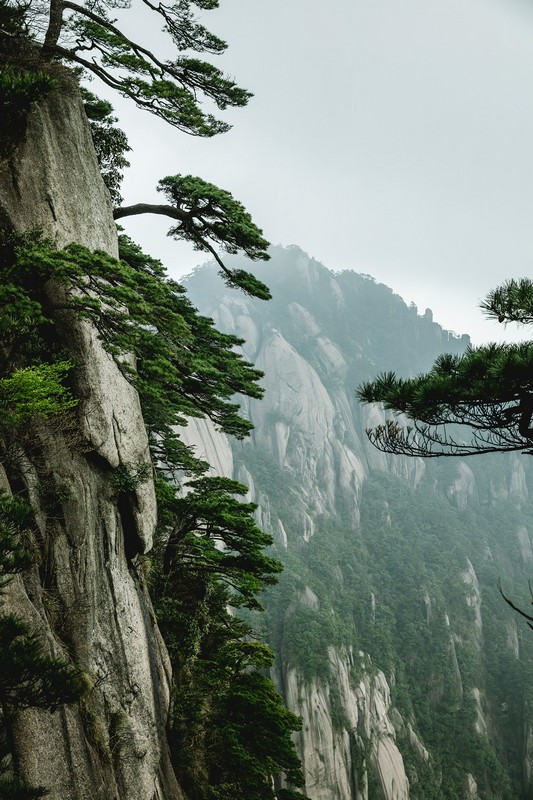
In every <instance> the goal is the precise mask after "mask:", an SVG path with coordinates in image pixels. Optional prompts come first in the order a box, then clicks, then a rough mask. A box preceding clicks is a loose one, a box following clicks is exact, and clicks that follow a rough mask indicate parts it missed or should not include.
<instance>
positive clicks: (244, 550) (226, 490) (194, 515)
mask: <svg viewBox="0 0 533 800" xmlns="http://www.w3.org/2000/svg"><path fill="white" fill-rule="evenodd" d="M187 490H188V492H187V494H186V495H185V497H175V498H174V499H173V500H172V501H171V504H170V506H169V507H167V509H171V513H172V518H173V520H174V523H173V525H172V528H171V530H170V531H169V535H168V540H167V544H166V552H165V563H166V566H167V569H172V570H173V571H185V572H187V573H188V574H189V575H192V574H194V573H205V572H208V573H210V574H212V575H213V576H215V577H216V578H217V580H222V581H223V582H224V583H226V584H227V585H228V586H230V587H231V588H232V589H233V590H234V591H235V592H236V596H235V597H232V600H231V603H232V605H237V604H242V603H244V604H245V605H246V606H247V607H249V608H257V609H260V608H261V606H260V604H259V602H258V601H257V599H256V595H257V594H258V592H259V591H260V590H261V589H262V588H263V586H265V585H267V584H272V583H274V582H275V578H274V577H273V576H274V575H275V574H276V573H279V572H280V571H281V564H280V563H279V561H276V560H275V559H273V558H271V557H270V556H267V555H265V553H264V552H263V551H264V549H265V547H267V546H268V545H270V544H272V538H271V537H270V536H268V535H267V534H266V533H263V532H262V531H261V530H260V529H259V528H258V527H257V525H256V524H255V522H254V520H253V516H252V514H253V512H254V511H255V509H256V508H257V506H256V504H255V503H242V502H240V501H238V500H236V499H235V496H234V495H236V494H238V495H244V494H246V491H247V489H246V487H245V486H243V485H242V484H240V483H237V482H236V481H233V480H230V479H229V478H218V477H202V478H198V479H196V480H194V481H191V482H189V483H188V484H187Z"/></svg>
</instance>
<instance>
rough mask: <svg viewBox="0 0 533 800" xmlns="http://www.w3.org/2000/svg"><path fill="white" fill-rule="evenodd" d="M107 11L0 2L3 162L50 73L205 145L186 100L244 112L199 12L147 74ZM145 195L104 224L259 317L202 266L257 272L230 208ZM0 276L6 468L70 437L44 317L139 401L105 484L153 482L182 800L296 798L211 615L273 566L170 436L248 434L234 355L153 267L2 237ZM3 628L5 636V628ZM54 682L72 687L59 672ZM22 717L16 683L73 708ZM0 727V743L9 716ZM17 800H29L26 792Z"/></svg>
mask: <svg viewBox="0 0 533 800" xmlns="http://www.w3.org/2000/svg"><path fill="white" fill-rule="evenodd" d="M113 5H114V4H113V3H111V2H110V3H106V2H101V3H97V4H94V5H91V6H90V7H89V6H87V7H86V6H81V5H78V4H76V3H72V2H70V0H50V2H43V3H35V4H33V3H30V4H27V3H23V2H18V0H0V55H1V59H2V70H1V73H0V103H1V105H2V109H3V116H4V120H5V123H6V124H5V128H4V136H3V140H2V148H1V154H2V157H6V156H8V155H9V153H10V152H11V150H12V149H13V148H14V147H15V146H16V144H17V142H18V141H20V140H21V138H23V136H24V131H25V125H26V118H27V114H28V112H29V111H30V109H31V106H32V104H33V103H35V102H38V100H39V99H40V98H41V97H43V96H45V95H46V94H47V93H50V92H58V91H61V90H62V86H63V85H64V76H65V66H64V65H65V64H68V65H70V66H74V67H75V68H76V70H75V72H76V75H77V77H78V79H79V78H80V77H81V78H83V75H84V74H86V73H87V72H90V73H93V75H96V76H97V77H98V78H99V79H101V80H102V81H104V83H106V84H107V85H108V86H110V87H112V88H113V89H115V90H117V91H118V92H119V93H121V94H123V95H125V96H126V97H129V98H130V99H132V100H133V101H134V102H135V103H136V104H137V105H138V106H139V107H140V108H143V109H146V110H148V111H150V112H152V113H154V114H156V116H158V117H160V118H162V119H163V120H165V121H166V122H167V123H169V124H171V125H172V126H174V127H176V128H177V129H178V130H181V131H184V132H186V133H191V134H194V135H198V136H206V137H209V136H213V135H215V134H216V133H220V132H223V131H225V130H227V128H228V126H227V124H226V123H224V122H221V121H220V120H218V119H216V118H215V117H214V116H213V115H212V114H210V113H206V112H205V111H204V110H203V108H202V105H201V102H200V99H201V98H204V99H208V100H209V101H210V102H212V103H214V104H215V105H216V106H217V107H218V108H219V109H222V110H223V109H225V108H227V107H228V106H242V105H244V104H245V103H246V102H247V100H248V99H249V96H250V95H249V93H248V92H246V91H245V90H243V89H241V88H239V87H238V86H236V84H235V83H234V82H233V81H232V80H230V79H228V78H226V77H225V76H224V75H223V74H222V73H221V72H220V70H218V69H217V68H216V67H214V66H213V65H211V64H210V63H209V62H207V61H203V60H202V59H201V58H199V57H198V56H197V55H196V54H198V53H199V54H202V53H209V54H219V53H221V52H223V50H224V49H225V43H224V42H222V41H221V40H220V39H219V38H217V37H216V36H214V35H213V34H211V33H210V32H209V31H208V30H207V29H206V28H205V27H204V26H203V25H202V24H201V23H199V22H198V21H197V20H196V19H195V17H194V14H193V10H192V9H193V6H197V7H198V8H201V9H204V10H208V9H212V8H215V7H216V6H217V5H218V3H217V1H216V0H195V2H188V1H187V0H182V1H181V2H179V3H177V4H175V5H173V6H164V5H159V6H155V5H152V4H151V3H149V2H145V5H146V6H147V8H149V9H150V10H151V12H152V13H153V14H155V15H159V16H160V17H161V18H162V21H163V23H164V26H165V31H166V33H167V34H168V35H169V37H170V38H171V40H172V42H173V44H174V46H175V48H176V50H177V52H178V56H177V57H176V58H175V59H174V60H172V61H163V60H161V59H160V58H159V57H158V56H157V55H156V54H154V53H152V52H151V51H150V50H149V49H148V48H147V47H146V45H145V44H139V43H137V42H135V41H133V40H132V39H130V38H128V37H127V36H126V35H124V34H123V33H122V31H121V30H120V29H119V28H118V27H117V26H116V24H115V21H114V20H113V19H112V18H111V16H110V12H111V9H112V7H113ZM191 51H192V52H193V53H194V55H193V56H191V55H189V53H190V52H191ZM87 53H90V57H88V56H87ZM84 100H85V103H86V109H87V113H88V116H89V118H90V119H91V121H92V123H93V139H94V143H95V148H96V151H97V155H98V156H99V158H100V164H101V167H102V171H103V176H104V178H105V179H106V180H107V183H108V186H109V189H110V192H111V196H112V198H113V200H114V202H116V203H118V202H120V193H119V185H120V170H121V169H122V168H123V167H124V166H125V165H126V160H125V153H126V152H127V149H128V145H127V140H126V138H125V136H124V134H122V132H120V131H117V129H116V128H115V127H114V119H113V117H112V109H111V107H110V106H109V105H108V104H106V103H102V102H101V101H99V100H98V98H96V97H95V96H94V95H93V94H91V93H88V92H87V91H85V92H84ZM159 188H160V190H161V191H163V192H164V194H165V196H166V199H167V200H168V203H167V204H166V205H161V206H124V207H119V208H117V209H116V210H115V218H120V217H123V216H126V215H128V214H138V213H145V212H150V213H157V214H165V215H167V216H169V218H170V219H172V224H173V227H172V228H171V230H170V234H171V235H172V236H174V237H177V238H182V239H185V240H187V241H190V242H191V243H192V244H193V246H194V247H195V248H196V249H199V250H204V251H208V252H210V253H211V254H212V255H213V256H214V257H215V259H216V260H217V262H218V264H219V267H220V270H221V272H222V274H223V276H224V277H225V279H226V281H227V283H228V284H230V285H232V286H236V287H239V288H241V289H243V290H244V291H245V292H247V293H249V294H252V295H254V296H257V297H261V298H264V299H266V298H268V297H269V292H268V289H267V288H266V286H265V285H264V284H262V283H261V282H260V281H258V280H257V279H256V278H254V277H253V276H252V275H250V274H249V273H248V272H246V271H243V270H231V269H229V268H228V267H227V266H226V265H225V263H224V261H223V260H222V258H221V257H220V255H219V253H218V251H217V249H216V248H218V247H219V246H221V247H223V248H225V249H226V250H227V251H229V252H230V253H235V252H238V251H242V252H244V253H245V254H246V255H247V256H248V257H250V258H253V259H264V260H265V259H267V258H268V255H267V253H266V246H267V242H266V241H265V240H264V238H263V237H262V233H261V231H260V230H259V229H258V228H257V227H256V226H255V225H254V223H253V222H252V220H251V218H250V216H249V215H248V213H247V212H246V211H245V209H244V208H243V207H242V206H241V204H240V203H238V202H237V201H236V200H234V199H233V198H232V196H231V194H230V193H229V192H226V191H224V190H221V189H219V188H217V187H215V186H213V185H212V184H210V183H208V182H206V181H204V180H202V179H200V178H197V177H193V176H183V175H179V174H177V175H173V176H170V177H166V178H163V179H162V180H161V181H160V184H159ZM0 259H1V260H0V268H1V272H2V282H1V283H2V288H1V299H2V308H1V311H0V345H1V347H0V351H1V361H0V397H1V403H2V421H1V423H0V435H1V449H2V462H3V463H4V464H5V465H7V466H9V463H10V458H11V454H12V453H13V452H14V451H15V450H16V449H17V448H20V447H23V448H24V447H25V446H28V443H29V442H31V441H34V440H35V441H37V440H38V439H39V429H40V426H41V427H42V426H44V425H45V424H46V425H47V426H48V429H49V426H50V425H52V426H53V425H54V424H57V425H58V426H60V427H61V428H62V429H65V427H66V428H71V429H72V431H73V436H75V435H76V434H75V431H76V419H75V406H76V402H77V398H76V397H75V396H74V395H73V393H72V391H71V387H70V383H69V377H68V375H69V370H70V368H71V367H72V363H71V362H70V361H69V359H68V357H67V354H65V352H64V351H63V349H62V348H61V346H60V345H59V336H58V333H57V313H58V310H60V311H61V312H62V313H73V314H75V315H77V316H78V317H79V318H83V319H86V320H88V321H89V322H90V323H91V324H92V325H93V326H94V328H95V329H96V331H97V333H98V335H99V337H100V339H101V341H102V342H103V344H104V346H105V347H106V348H107V350H108V351H109V353H110V354H111V355H112V356H113V358H114V359H115V361H116V364H117V365H118V367H119V369H120V370H121V371H122V373H123V374H124V376H125V377H126V378H127V380H128V381H129V382H131V383H132V384H133V385H134V386H135V387H136V389H137V390H138V392H139V396H140V399H141V406H142V410H143V414H144V419H145V423H146V426H147V429H148V433H149V437H150V445H151V448H150V450H151V458H152V461H151V463H135V464H121V465H120V466H119V467H118V468H116V470H115V471H114V472H113V474H112V475H111V483H112V486H113V487H114V490H115V492H116V495H117V498H118V499H117V502H118V504H119V506H120V504H121V502H122V501H121V498H128V497H129V496H130V495H131V493H132V492H133V490H134V489H135V487H136V486H137V485H139V484H140V483H142V482H143V481H146V480H147V478H148V476H149V475H151V473H152V472H153V471H155V472H156V475H157V486H158V508H159V534H158V542H157V547H156V551H155V553H154V555H153V558H152V565H151V568H150V571H151V573H152V577H151V583H152V590H153V595H154V600H155V604H156V609H157V611H158V614H159V617H160V620H161V625H162V629H163V632H164V634H165V636H166V639H167V643H168V647H169V651H170V654H171V658H172V661H173V666H174V669H175V683H174V689H175V694H176V698H175V702H174V705H173V708H174V710H173V715H172V718H171V721H170V722H171V732H170V747H171V751H172V754H173V756H174V764H175V767H176V770H177V771H178V773H179V777H180V778H181V781H182V783H183V785H184V786H185V787H186V790H187V792H188V794H189V795H190V797H191V798H193V797H194V798H198V800H203V798H205V799H206V800H208V798H209V799H211V800H215V799H216V800H229V798H237V797H244V796H245V797H247V798H250V800H254V798H256V799H257V800H263V798H264V800H270V798H279V800H282V798H290V797H299V796H301V795H299V794H298V793H297V792H294V791H293V790H290V789H279V790H276V789H275V788H274V782H273V778H274V776H276V775H278V774H280V773H285V775H286V778H287V779H288V781H289V782H290V783H291V784H293V785H300V784H301V782H302V775H301V771H300V768H299V764H298V760H297V758H296V754H295V751H294V748H293V745H292V742H291V739H290V736H291V733H292V731H294V730H297V728H298V726H299V722H298V720H297V718H296V717H294V715H292V714H291V713H290V712H288V711H287V710H286V709H284V708H283V705H282V702H281V699H280V698H279V696H278V695H277V694H276V693H275V691H274V689H273V687H272V685H271V683H270V681H269V680H268V679H267V678H265V677H264V675H263V670H265V669H266V668H268V666H269V665H270V663H271V660H272V654H271V652H270V651H269V650H268V648H266V647H265V646H263V645H260V644H258V643H254V642H250V641H248V637H249V636H250V633H251V631H250V630H249V628H248V627H247V626H246V625H244V623H242V622H240V621H239V620H238V619H237V618H236V617H235V616H234V615H233V614H230V613H229V611H228V607H229V606H233V607H235V608H237V607H238V606H239V605H245V606H249V607H253V608H257V607H258V606H259V602H258V600H257V597H256V595H257V593H258V592H259V591H260V589H261V588H262V586H264V585H265V584H268V583H271V582H272V581H273V580H274V575H275V574H276V573H277V572H279V570H280V565H279V563H278V562H276V561H275V560H273V559H272V558H270V557H269V556H267V555H266V554H265V553H264V552H263V551H264V548H265V547H266V546H268V545H269V544H270V542H271V540H270V537H268V536H267V535H266V534H263V533H262V532H261V531H259V530H258V529H257V527H256V526H255V524H254V523H253V520H252V517H251V514H252V513H253V511H254V506H253V505H251V504H242V503H239V502H238V501H237V500H236V499H235V495H239V494H243V493H244V492H245V491H246V490H245V487H243V486H240V485H239V484H236V483H235V482H233V481H225V480H219V479H212V478H209V477H206V476H205V475H204V473H205V471H206V469H207V465H206V464H205V463H203V462H201V461H200V460H198V459H197V458H196V457H195V455H194V454H193V453H192V451H191V450H190V449H188V448H187V447H186V446H185V445H184V444H183V443H182V441H181V440H180V438H179V435H178V434H177V433H176V430H177V428H179V426H180V425H183V424H185V421H186V418H187V417H190V416H199V417H202V416H207V417H209V418H211V419H212V420H213V421H214V422H215V423H216V424H217V425H218V426H220V428H221V429H222V430H224V431H225V432H227V433H231V434H233V435H235V436H237V437H242V436H245V435H246V434H247V433H248V432H249V429H250V425H249V423H247V422H246V421H245V420H243V419H242V418H241V417H240V416H239V413H238V406H237V405H236V404H235V403H234V402H232V399H231V398H232V396H233V395H234V394H235V393H237V392H240V393H242V394H246V395H248V396H252V397H259V396H260V394H261V391H260V389H259V388H258V386H257V380H258V378H259V377H260V373H259V372H257V371H256V370H254V369H253V367H252V366H251V365H250V364H248V363H247V362H245V361H244V360H243V359H242V357H241V356H240V355H239V354H238V353H237V352H236V351H235V349H234V348H235V346H236V345H238V344H239V343H240V342H239V340H238V339H236V338H235V337H232V336H226V335H222V334H220V333H218V332H217V331H216V330H215V329H214V327H213V325H212V322H211V321H210V320H208V319H206V318H203V317H201V316H200V315H198V314H197V312H196V311H195V310H194V308H193V307H192V306H191V304H190V303H189V302H188V301H187V299H186V297H185V296H184V293H183V290H182V289H181V287H180V286H179V285H177V284H176V283H174V282H173V281H170V280H168V279H167V277H166V276H165V273H164V270H163V268H162V266H161V265H160V264H159V263H158V262H156V261H154V260H153V259H151V258H149V257H148V256H146V255H145V254H143V253H142V252H141V251H140V250H139V248H137V247H136V246H135V245H134V244H133V243H132V242H131V241H130V240H128V239H126V238H123V239H122V242H121V259H122V260H120V261H118V260H116V259H113V258H111V257H109V256H108V255H106V254H105V253H102V252H96V253H92V252H90V251H89V250H87V249H86V248H84V247H82V246H81V245H77V244H75V243H74V244H72V245H70V246H69V247H67V248H66V249H65V250H57V249H55V248H54V247H53V245H52V244H51V243H50V242H48V241H46V240H45V239H43V237H42V236H41V235H40V233H39V232H38V231H27V232H25V233H24V234H23V235H16V236H15V235H13V234H12V232H11V231H9V230H8V229H7V227H6V228H5V230H4V233H3V237H2V242H1V253H0ZM51 283H52V284H53V285H55V286H60V287H61V297H62V301H61V308H60V309H59V308H58V307H57V305H55V304H54V303H55V301H54V300H53V299H51V297H50V295H49V293H47V290H46V287H47V286H49V285H50V284H51ZM133 364H135V366H132V365H133ZM184 474H185V475H189V476H193V477H194V480H192V481H191V482H190V483H189V484H188V487H187V491H188V494H187V495H186V497H185V499H183V497H182V496H181V490H180V489H179V487H178V481H179V480H180V479H182V476H183V475H184ZM21 487H22V484H21ZM21 492H22V493H24V490H23V488H21ZM61 501H62V497H61V496H60V495H59V494H58V493H57V491H56V492H55V494H53V496H51V497H50V498H49V500H48V502H49V503H50V504H52V505H53V504H59V505H60V504H61ZM15 533H16V532H15ZM147 569H148V568H147ZM3 622H4V623H5V624H6V625H9V624H10V618H9V617H4V618H3ZM15 634H16V632H15ZM6 635H7V636H9V635H10V634H9V631H8V632H7V634H6ZM16 635H18V636H19V638H20V637H26V638H25V639H24V643H25V649H26V653H27V655H28V657H30V656H31V654H32V652H34V656H35V659H34V661H35V660H36V663H37V664H38V666H39V671H40V672H39V674H40V677H39V678H38V681H37V687H38V685H39V681H41V682H44V681H45V680H48V679H47V678H46V676H47V674H48V673H47V670H48V671H50V670H52V671H53V674H52V677H51V678H50V680H52V678H53V680H55V681H57V680H58V679H59V678H61V676H64V675H65V676H66V675H70V674H71V673H70V672H68V673H67V672H65V669H67V668H66V667H63V665H62V663H59V662H57V663H56V662H47V661H46V659H45V658H44V656H41V655H40V652H39V651H38V650H34V651H32V647H33V645H32V638H31V632H29V631H27V630H21V631H20V632H19V633H18V634H16ZM39 659H40V660H39ZM68 669H69V670H74V672H72V674H73V675H75V666H73V667H69V668H68ZM15 685H16V684H15ZM33 691H34V692H35V691H36V689H35V687H33ZM32 697H33V696H32V694H31V690H30V688H29V687H26V688H25V684H24V682H23V690H21V691H18V692H15V691H14V690H13V692H12V695H10V696H9V697H8V698H7V699H6V700H5V708H8V707H9V705H10V704H11V705H13V706H14V707H15V709H20V708H22V707H24V704H25V703H33V704H34V705H36V704H41V705H43V706H45V707H50V706H54V705H56V704H57V703H58V702H61V701H63V700H64V701H69V700H74V699H75V695H74V694H73V693H70V694H69V691H68V684H67V685H66V687H65V688H64V693H63V695H59V694H58V693H57V692H55V693H54V689H53V683H52V686H51V687H49V689H48V690H47V693H46V694H45V695H44V696H43V699H39V698H37V700H36V699H35V698H33V699H32ZM5 719H6V720H7V722H8V723H9V720H8V715H6V716H5ZM191 730H194V731H195V735H194V736H191ZM7 731H8V734H9V724H8V728H7ZM95 735H96V734H95ZM7 739H9V735H8V736H7ZM198 765H200V766H198ZM15 766H16V765H15ZM10 780H11V778H10ZM13 781H15V783H16V781H17V776H16V769H15V773H14V775H13ZM15 783H13V790H14V789H15ZM17 791H18V789H17ZM21 791H22V792H24V791H27V792H28V795H27V796H28V797H29V796H38V793H39V792H40V791H41V790H40V789H37V790H32V789H29V788H28V789H27V790H26V789H23V788H21ZM32 792H34V794H33V795H32V794H31V793H32ZM22 796H23V795H21V797H22Z"/></svg>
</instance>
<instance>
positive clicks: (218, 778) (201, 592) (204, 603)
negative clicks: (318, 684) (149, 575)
mask: <svg viewBox="0 0 533 800" xmlns="http://www.w3.org/2000/svg"><path fill="white" fill-rule="evenodd" d="M154 597H155V607H156V611H157V616H158V621H159V624H160V627H161V630H162V632H163V635H164V638H165V641H166V642H167V645H168V646H169V653H170V656H171V659H172V662H173V669H174V673H175V676H176V690H175V691H176V694H175V697H174V702H173V705H172V719H171V750H172V752H174V753H176V763H175V767H176V770H177V773H178V775H179V778H180V783H181V785H182V786H183V787H184V789H185V791H186V792H187V795H188V796H189V797H191V798H192V799H193V800H220V799H221V798H227V799H228V800H229V798H232V799H233V798H237V797H246V798H256V800H288V798H294V800H296V798H302V795H300V794H299V793H298V792H294V791H293V790H280V791H277V790H275V789H274V787H273V784H272V778H273V776H275V775H278V774H279V773H280V772H283V773H285V774H286V776H287V779H288V780H289V782H291V783H293V784H296V785H299V784H300V783H301V782H302V775H301V772H300V769H299V763H298V759H297V757H296V753H295V751H294V745H293V743H292V740H291V734H292V733H293V731H295V730H298V729H299V727H300V722H299V720H298V719H297V718H296V717H295V716H294V715H293V714H291V713H290V712H289V711H288V710H287V709H285V708H284V707H283V704H282V701H281V698H280V697H279V695H278V694H277V692H276V691H275V690H274V687H273V686H272V683H271V681H270V680H269V679H268V678H266V677H265V675H264V674H263V670H265V669H268V668H269V667H270V666H271V664H272V661H273V653H272V651H271V650H270V649H269V648H268V647H266V645H264V644H261V643H260V642H256V641H253V640H250V639H249V638H248V637H249V636H250V634H251V630H250V628H249V627H248V626H247V625H246V624H245V623H244V622H243V621H242V620H240V619H238V618H237V617H236V616H234V615H233V614H230V613H229V612H228V603H230V602H233V600H232V598H231V596H230V595H229V594H228V592H227V590H226V589H224V588H222V587H221V586H217V585H216V584H213V583H212V581H211V580H210V578H209V575H208V574H204V575H202V574H198V575H196V574H194V573H188V572H187V570H186V569H183V570H181V571H175V570H170V571H168V572H167V571H165V570H164V569H163V570H161V571H160V572H159V575H158V578H157V580H156V584H155V587H154ZM302 800H303V798H302Z"/></svg>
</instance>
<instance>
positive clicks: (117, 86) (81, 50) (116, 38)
mask: <svg viewBox="0 0 533 800" xmlns="http://www.w3.org/2000/svg"><path fill="white" fill-rule="evenodd" d="M217 5H218V3H214V2H205V1H204V2H202V3H200V2H194V0H180V2H179V3H175V4H171V5H164V4H159V5H156V4H152V3H151V2H146V3H145V6H146V7H147V8H149V9H150V10H151V12H152V13H153V15H154V17H155V18H156V20H157V19H159V20H160V22H162V23H163V25H164V28H163V30H164V32H165V34H166V35H167V37H168V39H169V40H170V42H169V43H170V45H171V47H172V48H173V49H174V51H175V52H176V51H177V56H176V57H174V58H172V59H169V60H163V58H160V57H159V56H158V55H157V54H155V53H152V52H151V51H150V50H148V49H147V48H146V47H145V46H143V45H142V44H139V43H137V42H136V41H134V40H133V39H131V38H129V37H128V36H127V35H126V34H125V33H123V32H122V30H120V29H119V28H118V27H117V26H116V24H115V23H116V20H114V19H113V18H112V17H111V16H110V11H111V12H112V9H113V8H115V7H116V3H114V2H111V1H110V2H106V1H105V0H104V1H103V2H100V3H98V4H97V5H92V6H90V7H89V6H87V5H79V4H77V3H70V2H69V3H68V4H66V3H65V4H63V3H55V4H53V3H49V2H46V3H43V4H39V5H37V6H34V4H31V5H28V4H22V3H20V4H18V3H9V4H7V3H5V0H4V3H3V6H4V8H6V9H7V12H8V13H7V14H6V16H7V17H8V19H9V21H10V23H11V27H12V28H15V30H16V31H17V35H18V36H19V37H20V38H23V39H25V40H30V41H32V42H33V44H34V45H36V47H37V48H40V50H41V53H40V55H41V59H42V61H44V62H46V61H53V60H55V59H62V60H63V61H65V62H67V63H71V64H73V65H75V66H79V67H83V69H85V70H87V71H88V72H89V73H92V74H93V75H95V76H96V77H98V78H100V79H101V80H102V81H103V82H104V83H105V84H107V85H108V86H109V87H111V88H112V89H113V90H115V91H117V92H118V93H119V94H121V95H123V96H124V97H127V98H129V99H131V100H133V102H134V103H135V104H136V105H137V106H138V107H139V108H142V109H145V110H147V111H149V112H150V113H152V114H155V115H156V116H158V117H160V118H161V119H163V120H165V121H166V122H168V123H169V124H171V125H173V126H174V127H176V128H178V129H179V130H181V131H184V132H185V133H190V134H193V135H196V136H207V137H209V136H214V135H215V134H217V133H223V132H224V131H226V130H228V128H229V127H230V126H229V125H228V124H227V123H225V122H222V121H221V120H219V119H217V118H216V117H215V116H214V115H213V114H211V113H210V112H209V111H206V110H204V109H203V108H202V104H201V101H204V102H205V101H207V103H208V104H212V105H214V106H216V107H217V108H218V109H220V110H225V109H226V108H228V107H232V106H237V107H239V106H244V105H246V103H247V102H248V100H249V98H250V96H251V95H250V93H249V92H247V91H245V90H244V89H242V88H240V87H239V86H237V84H236V83H235V81H233V80H232V79H231V78H229V77H226V76H225V75H224V74H223V73H222V72H221V70H220V69H218V68H217V67H215V66H214V65H213V64H211V63H210V62H208V61H204V60H202V59H201V58H200V57H198V55H196V54H201V53H208V54H211V55H218V54H220V53H223V52H224V50H225V49H226V44H225V42H223V41H222V40H221V39H219V38H218V37H217V36H215V35H213V34H212V33H210V32H209V31H208V30H207V29H206V28H205V27H204V26H203V25H202V24H201V23H199V22H198V21H197V20H196V19H195V17H194V14H193V10H192V9H193V7H194V6H197V7H199V8H202V9H204V10H209V9H212V8H216V7H217ZM50 10H51V12H52V13H49V12H50ZM43 30H44V31H45V35H44V42H42V32H43ZM41 42H42V43H41ZM167 46H168V42H167ZM190 51H192V52H193V53H194V55H191V54H190ZM88 53H90V56H88Z"/></svg>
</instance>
